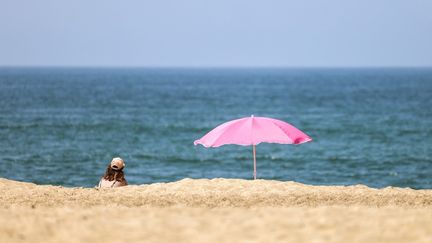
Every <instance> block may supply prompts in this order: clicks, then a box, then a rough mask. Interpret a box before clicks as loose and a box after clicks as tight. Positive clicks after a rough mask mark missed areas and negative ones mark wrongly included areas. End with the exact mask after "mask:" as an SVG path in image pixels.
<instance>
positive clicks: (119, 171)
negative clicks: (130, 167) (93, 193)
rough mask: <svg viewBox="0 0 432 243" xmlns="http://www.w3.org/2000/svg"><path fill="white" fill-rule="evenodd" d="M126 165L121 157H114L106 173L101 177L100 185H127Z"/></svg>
mask: <svg viewBox="0 0 432 243" xmlns="http://www.w3.org/2000/svg"><path fill="white" fill-rule="evenodd" d="M125 166H126V164H125V162H124V161H123V160H122V159H121V158H118V157H117V158H113V159H112V161H111V163H109V164H108V167H107V169H106V171H105V175H104V176H103V177H102V178H101V179H100V181H99V185H98V187H99V188H101V187H120V186H127V184H128V183H127V181H126V179H125V177H124V173H123V168H124V167H125Z"/></svg>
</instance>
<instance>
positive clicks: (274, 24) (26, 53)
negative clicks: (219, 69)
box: [0, 0, 432, 67]
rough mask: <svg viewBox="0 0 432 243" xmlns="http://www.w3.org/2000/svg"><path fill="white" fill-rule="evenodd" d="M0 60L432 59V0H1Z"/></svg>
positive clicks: (237, 62)
mask: <svg viewBox="0 0 432 243" xmlns="http://www.w3.org/2000/svg"><path fill="white" fill-rule="evenodd" d="M0 65H37V66H40V65H42V66H44V65H56V66H68V65H72V66H194V67H196V66H295V67H299V66H432V1H431V0H424V1H417V0H406V1H402V0H399V1H398V0H357V1H349V0H315V1H312V0H310V1H309V0H297V1H288V0H281V1H272V0H262V1H254V0H245V1H243V0H215V1H205V0H172V1H169V0H155V1H145V0H140V1H121V0H116V1H109V0H99V1H96V0H69V1H61V0H51V1H48V0H37V1H36V0H35V1H20V0H10V1H9V0H0Z"/></svg>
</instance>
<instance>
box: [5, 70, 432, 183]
mask: <svg viewBox="0 0 432 243" xmlns="http://www.w3.org/2000/svg"><path fill="white" fill-rule="evenodd" d="M0 109H1V111H0V163H1V166H0V177H5V178H10V179H16V180H22V181H29V182H35V183H40V184H56V185H65V186H94V185H95V184H96V183H97V181H98V180H99V177H100V176H101V175H102V174H103V172H104V169H105V167H106V165H107V163H108V162H109V161H110V159H111V158H112V157H115V156H120V157H122V158H124V160H125V161H126V163H127V167H126V170H125V173H126V178H127V179H128V181H129V182H130V184H142V183H152V182H161V181H175V180H179V179H182V178H185V177H190V178H215V177H224V178H246V179H250V178H252V170H253V165H252V149H251V147H242V146H235V145H230V146H222V147H220V148H211V149H205V148H204V147H202V146H196V147H195V146H194V145H193V141H194V140H195V139H197V138H200V137H201V136H203V135H204V134H205V133H206V132H208V131H210V130H211V129H212V128H214V127H215V126H217V125H219V124H220V123H223V122H225V121H228V120H231V119H236V118H240V117H244V116H250V115H251V114H254V115H256V116H269V117H273V118H277V119H282V120H285V121H287V122H289V123H291V124H293V125H295V126H296V127H298V128H299V129H301V130H303V131H304V132H306V133H307V134H308V135H310V136H311V137H312V138H313V139H314V141H313V142H311V143H306V144H302V145H298V146H294V145H278V144H260V145H259V146H258V147H257V164H258V177H259V178H263V179H277V180H294V181H298V182H302V183H307V184H326V185H335V184H337V185H351V184H366V185H369V186H373V187H384V186H402V187H412V188H432V69H73V68H69V69H68V68H64V69H61V68H55V69H52V68H51V69H50V68H43V69H37V68H1V69H0Z"/></svg>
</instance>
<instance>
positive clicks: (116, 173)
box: [103, 164, 126, 182]
mask: <svg viewBox="0 0 432 243" xmlns="http://www.w3.org/2000/svg"><path fill="white" fill-rule="evenodd" d="M103 178H104V179H105V180H109V181H114V180H116V181H118V182H124V181H126V179H125V178H124V173H123V168H122V169H120V170H114V169H113V168H111V164H108V167H107V169H106V171H105V175H104V176H103Z"/></svg>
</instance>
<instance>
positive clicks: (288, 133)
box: [194, 115, 312, 179]
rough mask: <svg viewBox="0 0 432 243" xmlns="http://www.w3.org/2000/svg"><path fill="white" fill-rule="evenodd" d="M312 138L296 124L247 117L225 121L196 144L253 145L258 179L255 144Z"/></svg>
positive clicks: (289, 141)
mask: <svg viewBox="0 0 432 243" xmlns="http://www.w3.org/2000/svg"><path fill="white" fill-rule="evenodd" d="M309 141H312V139H311V138H310V137H309V136H308V135H306V134H305V133H303V132H302V131H300V130H299V129H297V128H295V127H294V126H292V125H290V124H288V123H286V122H284V121H281V120H277V119H273V118H268V117H254V116H253V115H252V116H251V117H245V118H240V119H236V120H232V121H229V122H226V123H223V124H221V125H219V126H218V127H216V128H215V129H213V130H211V131H210V132H209V133H207V134H206V135H204V137H202V138H200V139H198V140H196V141H195V142H194V144H195V145H197V144H202V145H203V146H204V147H207V148H208V147H219V146H222V145H225V144H237V145H243V146H248V145H252V146H253V155H254V179H256V156H255V146H256V145H258V144H260V143H263V142H264V143H280V144H301V143H306V142H309Z"/></svg>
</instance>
